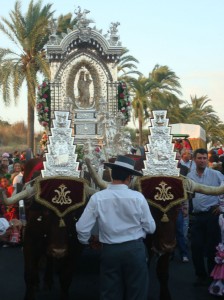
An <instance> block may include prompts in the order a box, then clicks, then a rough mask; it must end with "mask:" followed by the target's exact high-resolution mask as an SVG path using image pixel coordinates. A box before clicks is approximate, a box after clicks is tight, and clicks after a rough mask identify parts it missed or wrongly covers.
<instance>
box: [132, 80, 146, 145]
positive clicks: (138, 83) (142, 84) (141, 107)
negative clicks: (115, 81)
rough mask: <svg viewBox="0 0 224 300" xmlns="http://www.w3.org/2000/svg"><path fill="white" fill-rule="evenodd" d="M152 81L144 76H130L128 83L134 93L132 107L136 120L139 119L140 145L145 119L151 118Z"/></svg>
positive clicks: (140, 143)
mask: <svg viewBox="0 0 224 300" xmlns="http://www.w3.org/2000/svg"><path fill="white" fill-rule="evenodd" d="M151 84H152V82H151V81H150V80H149V79H148V78H145V77H143V76H140V77H139V78H138V79H136V78H129V80H128V85H129V87H130V91H131V93H132V94H133V100H132V109H133V113H134V115H133V118H134V121H135V120H136V119H138V131H139V145H140V146H141V145H142V141H143V132H142V128H143V125H144V124H145V121H146V120H147V119H148V118H149V116H150V114H149V106H150V102H149V98H148V91H149V90H150V87H151Z"/></svg>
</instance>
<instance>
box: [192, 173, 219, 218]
mask: <svg viewBox="0 0 224 300" xmlns="http://www.w3.org/2000/svg"><path fill="white" fill-rule="evenodd" d="M187 177H189V178H190V179H192V180H194V181H195V182H197V183H200V184H204V185H208V186H220V185H221V184H222V182H223V181H224V176H223V174H222V173H221V172H219V171H217V170H213V169H211V168H205V170H204V172H203V174H202V176H199V175H198V173H197V170H196V169H194V170H191V172H190V173H188V174H187ZM192 203H193V212H194V213H198V212H202V211H208V210H209V209H210V208H211V206H214V205H218V204H219V197H218V196H212V195H205V194H201V193H195V196H194V198H193V199H192Z"/></svg>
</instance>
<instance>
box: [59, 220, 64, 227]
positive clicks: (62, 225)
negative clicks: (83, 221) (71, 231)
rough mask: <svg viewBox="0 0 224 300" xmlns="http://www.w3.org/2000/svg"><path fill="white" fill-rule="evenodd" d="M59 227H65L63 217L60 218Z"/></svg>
mask: <svg viewBox="0 0 224 300" xmlns="http://www.w3.org/2000/svg"><path fill="white" fill-rule="evenodd" d="M59 227H65V222H64V220H63V219H62V218H61V219H60V222H59Z"/></svg>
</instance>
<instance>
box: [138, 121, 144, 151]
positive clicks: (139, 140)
mask: <svg viewBox="0 0 224 300" xmlns="http://www.w3.org/2000/svg"><path fill="white" fill-rule="evenodd" d="M142 123H143V122H142V118H141V117H139V118H138V130H139V139H138V145H139V146H142Z"/></svg>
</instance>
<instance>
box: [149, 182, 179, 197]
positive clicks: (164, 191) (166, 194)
mask: <svg viewBox="0 0 224 300" xmlns="http://www.w3.org/2000/svg"><path fill="white" fill-rule="evenodd" d="M159 185H160V186H161V188H159V187H156V190H159V192H158V193H157V194H156V195H155V197H154V199H155V200H159V201H161V200H162V201H167V200H173V199H174V195H173V194H171V192H169V190H170V189H172V187H171V186H168V187H166V185H167V183H165V182H164V181H161V182H160V184H159Z"/></svg>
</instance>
